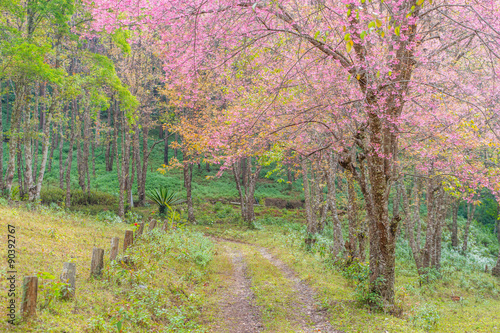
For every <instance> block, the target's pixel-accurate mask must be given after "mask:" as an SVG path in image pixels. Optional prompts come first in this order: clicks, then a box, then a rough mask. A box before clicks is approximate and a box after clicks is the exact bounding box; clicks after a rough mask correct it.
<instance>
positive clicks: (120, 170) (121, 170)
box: [113, 101, 128, 218]
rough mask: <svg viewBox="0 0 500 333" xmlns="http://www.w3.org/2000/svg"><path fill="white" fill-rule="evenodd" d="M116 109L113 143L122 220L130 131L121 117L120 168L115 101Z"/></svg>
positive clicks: (116, 113) (116, 110) (119, 213)
mask: <svg viewBox="0 0 500 333" xmlns="http://www.w3.org/2000/svg"><path fill="white" fill-rule="evenodd" d="M114 105H115V109H114V122H115V129H116V131H115V133H114V136H115V140H114V142H113V147H114V150H115V152H116V155H115V156H116V172H117V175H118V182H119V191H120V193H119V199H118V215H119V216H120V217H121V218H124V217H125V188H126V179H127V172H128V171H127V170H126V167H125V164H126V163H125V162H126V157H125V152H126V151H127V149H128V139H127V136H128V131H125V127H126V126H125V124H124V123H125V121H124V120H123V117H121V116H120V121H121V126H122V134H121V142H122V144H121V146H122V148H121V155H122V156H121V167H120V158H119V154H118V119H119V118H118V113H119V112H120V111H119V108H118V105H117V102H116V101H115V103H114Z"/></svg>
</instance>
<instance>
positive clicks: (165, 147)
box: [160, 129, 168, 165]
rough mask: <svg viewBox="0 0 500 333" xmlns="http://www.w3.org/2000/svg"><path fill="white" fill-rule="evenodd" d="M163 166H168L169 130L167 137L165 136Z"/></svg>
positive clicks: (166, 133)
mask: <svg viewBox="0 0 500 333" xmlns="http://www.w3.org/2000/svg"><path fill="white" fill-rule="evenodd" d="M161 132H162V131H160V133H161ZM160 139H161V138H160ZM163 164H165V165H168V129H165V135H164V146H163Z"/></svg>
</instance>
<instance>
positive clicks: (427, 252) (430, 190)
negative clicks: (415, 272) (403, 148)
mask: <svg viewBox="0 0 500 333" xmlns="http://www.w3.org/2000/svg"><path fill="white" fill-rule="evenodd" d="M436 181H437V177H433V174H431V175H430V179H429V181H428V184H427V230H426V233H425V247H424V253H423V257H422V266H423V267H424V268H430V267H431V265H432V263H431V260H432V251H433V243H434V233H435V232H436V224H437V223H436V195H435V193H436V191H437V188H438V185H437V182H436Z"/></svg>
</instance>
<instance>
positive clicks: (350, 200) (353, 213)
mask: <svg viewBox="0 0 500 333" xmlns="http://www.w3.org/2000/svg"><path fill="white" fill-rule="evenodd" d="M346 178H347V217H348V220H349V241H348V242H347V243H346V250H347V254H348V255H349V256H350V259H348V260H347V261H348V262H350V261H351V260H352V259H354V258H357V257H358V251H357V246H356V241H357V240H358V235H357V229H358V219H359V217H358V203H357V196H356V189H355V188H354V179H353V177H352V175H350V174H347V173H346Z"/></svg>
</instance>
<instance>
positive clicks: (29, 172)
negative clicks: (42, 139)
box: [23, 110, 37, 201]
mask: <svg viewBox="0 0 500 333" xmlns="http://www.w3.org/2000/svg"><path fill="white" fill-rule="evenodd" d="M35 112H37V110H35ZM26 118H27V119H26V121H25V122H24V135H25V136H24V140H23V141H24V159H25V169H24V182H25V184H26V187H25V189H26V194H27V195H28V200H29V201H33V199H34V192H35V189H34V183H33V139H32V138H31V137H32V133H33V129H32V128H31V122H30V115H29V112H28V115H27V117H26Z"/></svg>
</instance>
